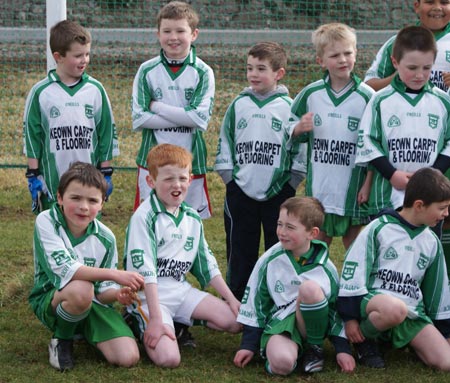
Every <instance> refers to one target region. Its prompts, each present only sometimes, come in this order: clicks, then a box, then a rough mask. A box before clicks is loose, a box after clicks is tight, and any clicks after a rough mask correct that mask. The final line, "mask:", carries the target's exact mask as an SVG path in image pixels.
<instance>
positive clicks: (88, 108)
mask: <svg viewBox="0 0 450 383" xmlns="http://www.w3.org/2000/svg"><path fill="white" fill-rule="evenodd" d="M84 114H85V115H86V117H87V118H94V107H93V106H92V105H88V104H85V105H84Z"/></svg>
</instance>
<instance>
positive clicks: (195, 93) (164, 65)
mask: <svg viewBox="0 0 450 383" xmlns="http://www.w3.org/2000/svg"><path fill="white" fill-rule="evenodd" d="M198 23H199V17H198V14H197V13H196V12H195V10H194V9H193V8H192V6H191V5H190V4H188V3H186V2H181V1H171V2H169V3H168V4H166V5H165V6H164V7H162V8H161V10H160V11H159V13H158V16H157V28H158V31H157V36H158V40H159V43H160V45H161V52H160V54H159V55H158V56H156V57H154V58H152V59H150V60H148V61H146V62H144V63H143V64H142V65H141V66H140V67H139V70H138V72H137V73H136V76H135V78H134V82H133V100H132V101H133V102H132V118H133V130H134V131H141V132H142V141H141V146H140V149H139V153H138V155H137V158H136V163H137V165H138V181H137V190H136V198H135V204H134V209H135V210H136V209H137V207H138V206H139V204H140V203H141V202H142V201H144V200H145V199H146V198H147V197H148V196H149V194H150V187H149V185H148V183H147V181H146V177H147V176H148V171H147V164H146V159H147V154H148V152H149V150H150V149H151V148H152V147H153V146H155V145H157V144H160V143H170V144H174V145H179V146H181V147H183V148H185V149H186V150H188V151H189V152H191V153H192V154H193V157H194V160H193V166H192V172H193V174H194V179H193V181H192V184H191V187H190V188H189V192H188V195H187V197H186V202H187V203H188V204H190V205H191V206H192V207H193V208H194V209H195V210H197V211H198V213H199V214H200V216H201V217H202V218H208V217H210V216H211V207H210V203H209V196H208V188H207V184H206V171H207V164H206V144H205V141H204V138H203V132H205V131H206V129H207V128H208V123H209V120H210V118H211V114H212V109H213V104H214V91H215V80H214V73H213V71H212V69H211V68H210V67H209V66H208V65H207V64H206V63H205V62H204V61H202V60H201V59H200V58H199V57H198V56H197V52H196V50H195V47H194V46H193V45H192V43H194V42H195V40H196V39H197V37H198V34H199V30H198V28H197V27H198Z"/></svg>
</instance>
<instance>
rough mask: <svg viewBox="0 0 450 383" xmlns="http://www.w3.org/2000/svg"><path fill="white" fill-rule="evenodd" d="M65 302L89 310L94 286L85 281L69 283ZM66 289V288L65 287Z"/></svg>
mask: <svg viewBox="0 0 450 383" xmlns="http://www.w3.org/2000/svg"><path fill="white" fill-rule="evenodd" d="M71 284H73V285H71V286H70V290H68V294H67V298H66V300H67V301H68V302H69V303H70V304H71V305H72V306H76V307H80V308H83V307H84V308H86V309H87V308H89V307H90V305H91V304H92V300H93V299H94V295H95V294H94V285H93V284H92V283H91V282H87V281H74V282H71ZM67 287H68V286H67Z"/></svg>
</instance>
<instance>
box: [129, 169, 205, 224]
mask: <svg viewBox="0 0 450 383" xmlns="http://www.w3.org/2000/svg"><path fill="white" fill-rule="evenodd" d="M147 176H148V170H147V169H145V168H143V167H140V166H138V176H137V185H136V198H135V200H134V210H136V209H137V208H138V207H139V205H140V204H141V203H142V201H143V200H145V199H146V198H147V197H148V196H149V195H150V191H151V190H152V188H151V187H150V186H148V183H147ZM186 203H187V204H188V205H189V206H191V207H193V208H194V209H195V210H197V212H198V214H199V215H200V217H201V218H202V219H206V218H209V217H211V213H212V210H211V204H210V201H209V195H208V185H207V184H206V175H205V174H199V175H194V178H193V180H192V183H191V185H190V186H189V190H188V192H187V195H186Z"/></svg>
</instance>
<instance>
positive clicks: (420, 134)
mask: <svg viewBox="0 0 450 383" xmlns="http://www.w3.org/2000/svg"><path fill="white" fill-rule="evenodd" d="M449 123H450V96H449V95H448V94H446V93H445V92H443V91H442V90H440V89H438V88H436V87H433V86H432V85H431V84H429V83H428V84H427V85H425V87H424V89H423V90H422V91H421V92H420V93H419V94H411V93H406V88H405V85H404V83H402V82H401V81H400V79H399V78H398V75H397V76H396V77H395V78H394V80H393V81H392V82H391V84H390V85H389V86H387V87H386V88H384V89H381V90H380V91H378V92H377V93H375V95H374V96H373V97H372V99H371V100H370V102H369V104H368V105H367V108H366V110H365V112H364V115H363V118H362V120H361V128H360V131H359V138H358V148H357V153H356V163H359V164H367V163H369V162H370V161H372V160H374V159H376V158H379V157H383V156H384V157H386V158H387V159H388V160H389V162H390V163H391V164H392V165H393V166H394V167H395V168H396V169H397V170H402V171H406V172H415V171H416V170H418V169H420V168H423V167H426V166H432V165H433V164H434V162H435V161H436V158H437V156H438V155H439V154H442V155H445V156H450V144H449V140H450V129H449ZM404 194H405V193H404V190H397V189H395V188H393V187H392V185H391V183H390V182H389V181H388V180H387V179H386V178H384V177H383V176H382V175H381V173H379V172H378V171H377V170H376V169H375V170H374V176H373V181H372V189H371V193H370V197H369V213H370V214H377V213H378V212H379V211H380V210H381V209H383V208H394V209H397V208H398V207H400V206H402V205H403V198H404Z"/></svg>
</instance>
